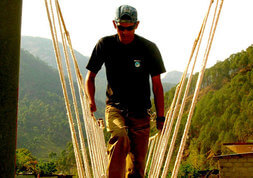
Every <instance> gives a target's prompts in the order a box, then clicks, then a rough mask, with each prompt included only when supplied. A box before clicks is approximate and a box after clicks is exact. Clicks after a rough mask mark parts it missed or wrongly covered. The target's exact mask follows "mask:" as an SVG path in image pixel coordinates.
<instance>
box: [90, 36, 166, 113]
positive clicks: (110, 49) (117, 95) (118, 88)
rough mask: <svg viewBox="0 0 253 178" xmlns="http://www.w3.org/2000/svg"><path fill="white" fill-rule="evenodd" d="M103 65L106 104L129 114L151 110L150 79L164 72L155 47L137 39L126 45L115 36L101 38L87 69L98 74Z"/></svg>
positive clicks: (136, 37)
mask: <svg viewBox="0 0 253 178" xmlns="http://www.w3.org/2000/svg"><path fill="white" fill-rule="evenodd" d="M103 64H105V68H106V76H107V81H108V86H107V91H106V96H107V101H106V103H107V104H110V105H113V106H116V107H117V106H118V107H122V108H127V109H128V110H129V111H143V110H145V109H149V108H150V107H151V102H150V84H149V76H150V75H151V76H155V75H158V74H161V73H163V72H165V67H164V64H163V61H162V57H161V54H160V52H159V50H158V48H157V47H156V45H155V44H154V43H152V42H150V41H148V40H147V39H145V38H143V37H140V36H138V35H135V37H134V40H133V42H131V43H130V44H127V45H125V44H123V43H121V42H120V41H119V39H118V35H113V36H107V37H104V38H102V39H100V40H99V42H98V43H97V44H96V46H95V48H94V50H93V52H92V55H91V57H90V60H89V62H88V65H87V67H86V68H87V69H88V70H90V71H91V72H94V73H97V72H98V71H99V70H100V69H101V67H102V65H103Z"/></svg>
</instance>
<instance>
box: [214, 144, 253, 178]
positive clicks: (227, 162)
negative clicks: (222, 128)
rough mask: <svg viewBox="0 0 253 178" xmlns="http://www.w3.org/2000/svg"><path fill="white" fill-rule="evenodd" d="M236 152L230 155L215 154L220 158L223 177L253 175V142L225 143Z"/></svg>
mask: <svg viewBox="0 0 253 178" xmlns="http://www.w3.org/2000/svg"><path fill="white" fill-rule="evenodd" d="M224 145H225V146H227V147H228V148H229V149H231V150H232V151H234V152H235V154H230V155H220V156H215V157H214V159H217V160H218V166H219V175H220V177H221V178H223V177H229V178H231V177H243V178H247V177H251V178H252V177H253V151H252V150H253V144H252V143H229V144H224Z"/></svg>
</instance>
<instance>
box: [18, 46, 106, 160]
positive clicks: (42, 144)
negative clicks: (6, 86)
mask: <svg viewBox="0 0 253 178" xmlns="http://www.w3.org/2000/svg"><path fill="white" fill-rule="evenodd" d="M76 88H77V87H76ZM76 93H77V91H76ZM70 98H71V97H70ZM97 105H98V112H97V113H96V114H97V116H98V117H102V116H103V115H104V112H103V105H104V104H103V103H101V102H100V101H97ZM70 140H71V136H70V131H69V124H68V120H67V117H66V109H65V103H64V99H63V94H62V89H61V84H60V80H59V75H58V72H57V71H56V70H55V69H53V68H52V67H49V66H48V65H47V64H46V63H44V62H43V61H41V60H40V59H39V58H36V57H34V56H33V55H31V54H30V53H29V52H28V51H25V50H21V60H20V81H19V109H18V148H27V149H29V150H30V151H31V152H32V153H33V154H34V155H35V156H37V157H43V158H45V157H47V156H48V153H50V152H52V151H54V152H59V151H61V150H63V148H65V146H66V144H67V142H69V141H70Z"/></svg>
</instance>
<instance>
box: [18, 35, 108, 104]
mask: <svg viewBox="0 0 253 178" xmlns="http://www.w3.org/2000/svg"><path fill="white" fill-rule="evenodd" d="M21 40H22V41H21V47H22V48H23V49H25V50H27V51H29V53H31V54H32V55H34V56H35V57H38V58H39V59H40V60H42V61H44V62H45V63H46V64H48V65H49V66H51V67H53V68H54V69H57V64H56V60H55V54H54V48H53V44H52V41H51V40H49V39H46V38H40V37H30V36H23V37H22V39H21ZM60 51H61V56H62V59H64V58H63V57H64V54H63V47H62V44H61V43H60ZM69 54H70V53H69ZM75 56H76V59H77V62H78V66H79V69H80V72H81V74H82V75H83V77H84V78H85V76H86V73H87V70H86V65H87V63H88V59H89V57H87V56H83V55H82V54H81V53H79V52H78V51H76V50H75ZM70 59H71V57H70ZM62 63H63V69H64V73H65V75H67V69H66V65H65V60H62ZM70 66H71V71H72V73H73V74H74V65H73V62H72V60H70ZM73 77H74V78H75V75H73ZM95 82H96V86H97V88H96V99H97V100H98V101H100V102H102V103H104V101H105V90H106V77H105V70H104V68H102V69H101V71H100V72H99V73H98V75H97V77H96V81H95Z"/></svg>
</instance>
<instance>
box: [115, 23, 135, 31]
mask: <svg viewBox="0 0 253 178" xmlns="http://www.w3.org/2000/svg"><path fill="white" fill-rule="evenodd" d="M117 27H118V29H119V30H120V31H124V30H127V31H132V30H133V29H135V27H136V24H134V25H132V26H129V27H123V26H121V25H117Z"/></svg>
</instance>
